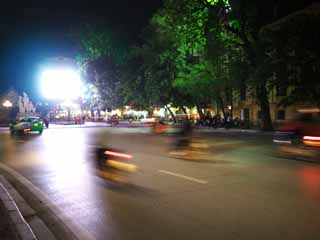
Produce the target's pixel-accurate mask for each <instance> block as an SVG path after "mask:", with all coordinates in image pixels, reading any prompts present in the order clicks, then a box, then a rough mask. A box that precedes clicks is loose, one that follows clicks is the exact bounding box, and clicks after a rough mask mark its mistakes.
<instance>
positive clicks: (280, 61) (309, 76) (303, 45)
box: [261, 4, 320, 108]
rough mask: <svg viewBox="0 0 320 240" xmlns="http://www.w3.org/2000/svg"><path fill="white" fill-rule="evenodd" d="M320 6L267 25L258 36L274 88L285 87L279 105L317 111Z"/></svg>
mask: <svg viewBox="0 0 320 240" xmlns="http://www.w3.org/2000/svg"><path fill="white" fill-rule="evenodd" d="M319 24H320V5H319V4H313V5H310V6H309V7H307V8H305V9H302V10H300V11H296V12H294V13H292V14H290V15H288V16H286V17H284V18H281V19H279V20H278V21H276V22H274V23H272V24H269V25H267V26H266V27H265V28H264V29H263V30H262V32H261V35H262V36H263V37H264V38H265V39H266V42H267V44H268V46H269V48H270V50H269V52H270V58H271V59H272V62H273V63H274V65H276V66H277V68H275V73H276V75H277V77H276V78H275V79H274V82H273V84H274V85H278V86H279V85H280V86H284V87H288V86H290V88H289V91H288V95H287V96H285V97H284V98H283V100H282V101H281V102H280V104H281V105H284V106H287V105H290V104H293V103H301V102H304V103H310V104H312V105H317V106H318V107H319V108H320V82H319V79H318V77H319V75H320V61H319V58H320V48H319V45H318V44H314V43H315V42H317V41H318V40H319V38H320V31H319V29H318V28H314V26H317V25H319Z"/></svg>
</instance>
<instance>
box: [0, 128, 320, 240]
mask: <svg viewBox="0 0 320 240" xmlns="http://www.w3.org/2000/svg"><path fill="white" fill-rule="evenodd" d="M97 134H99V135H101V136H103V141H104V142H105V144H108V145H109V146H114V147H117V148H122V149H125V150H127V151H129V152H130V153H132V154H133V155H134V156H135V158H134V159H133V160H132V161H133V162H134V163H135V164H136V165H138V166H139V172H138V173H136V174H134V175H132V176H130V183H131V184H130V185H129V186H119V185H117V184H114V183H112V182H108V181H106V180H104V179H101V178H99V177H97V176H95V175H94V173H93V169H92V156H91V155H90V144H92V143H94V142H95V141H94V140H95V139H96V135H97ZM200 136H201V137H202V138H203V139H206V140H207V141H208V145H209V156H210V157H209V159H207V160H206V161H185V160H181V159H175V158H172V157H170V156H169V154H168V153H169V146H170V144H171V143H172V139H171V138H170V136H167V135H162V136H155V135H152V134H149V133H148V131H147V129H139V128H135V129H129V128H128V129H126V128H118V129H116V128H115V129H111V128H108V129H104V128H83V129H80V128H78V129H77V128H74V129H72V128H68V129H67V128H66V129H49V130H46V131H44V133H43V134H42V135H41V136H38V135H30V136H27V137H12V136H10V134H9V133H8V132H5V131H3V132H0V141H1V146H0V157H1V162H2V163H5V164H6V165H8V166H10V167H12V168H13V169H15V170H16V171H18V172H19V173H21V174H22V175H23V176H25V177H26V178H27V179H28V180H30V181H31V182H32V183H33V184H34V185H35V186H37V187H39V188H40V189H41V190H42V191H43V192H44V193H45V194H46V195H47V196H48V197H49V198H50V199H51V200H52V201H53V202H54V203H55V204H56V205H57V206H58V207H59V208H60V209H62V210H63V212H64V213H65V214H66V215H67V216H69V217H70V218H72V219H73V220H74V221H75V222H77V223H78V224H80V225H81V226H82V227H83V228H85V229H86V230H88V231H89V232H90V233H91V234H92V235H93V236H94V237H95V238H96V239H320V164H317V163H308V162H302V161H294V160H291V159H288V158H287V159H285V158H280V157H279V156H278V155H277V153H276V151H275V148H274V147H273V146H272V144H271V141H270V137H255V136H251V137H248V136H241V137H239V136H226V135H223V134H219V135H214V134H208V133H207V134H204V133H202V134H201V135H200Z"/></svg>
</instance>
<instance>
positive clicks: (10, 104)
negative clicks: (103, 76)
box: [2, 100, 12, 108]
mask: <svg viewBox="0 0 320 240" xmlns="http://www.w3.org/2000/svg"><path fill="white" fill-rule="evenodd" d="M2 106H3V107H5V108H11V107H12V102H10V101H9V100H5V101H4V102H3V103H2Z"/></svg>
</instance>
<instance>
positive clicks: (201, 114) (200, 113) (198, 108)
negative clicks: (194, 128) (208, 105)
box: [196, 105, 205, 120]
mask: <svg viewBox="0 0 320 240" xmlns="http://www.w3.org/2000/svg"><path fill="white" fill-rule="evenodd" d="M196 107H197V111H198V113H199V117H200V119H201V120H204V118H205V116H204V113H203V112H202V110H201V108H200V106H199V105H197V106H196Z"/></svg>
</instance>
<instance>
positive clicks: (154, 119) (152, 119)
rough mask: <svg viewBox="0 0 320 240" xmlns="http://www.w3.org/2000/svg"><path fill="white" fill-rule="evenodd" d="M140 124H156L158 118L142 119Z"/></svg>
mask: <svg viewBox="0 0 320 240" xmlns="http://www.w3.org/2000/svg"><path fill="white" fill-rule="evenodd" d="M140 122H141V123H143V124H154V123H155V122H156V118H154V117H152V118H142V119H140Z"/></svg>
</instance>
